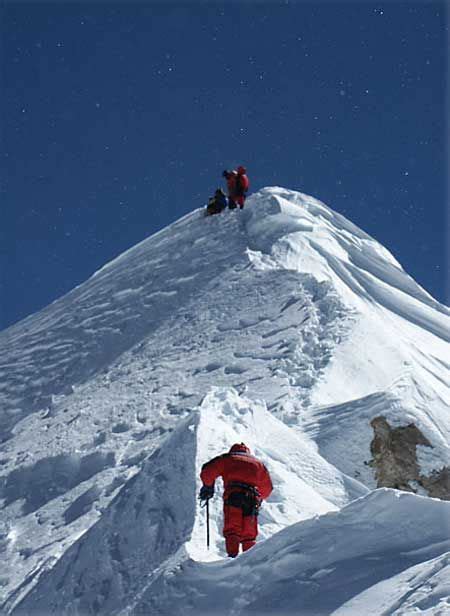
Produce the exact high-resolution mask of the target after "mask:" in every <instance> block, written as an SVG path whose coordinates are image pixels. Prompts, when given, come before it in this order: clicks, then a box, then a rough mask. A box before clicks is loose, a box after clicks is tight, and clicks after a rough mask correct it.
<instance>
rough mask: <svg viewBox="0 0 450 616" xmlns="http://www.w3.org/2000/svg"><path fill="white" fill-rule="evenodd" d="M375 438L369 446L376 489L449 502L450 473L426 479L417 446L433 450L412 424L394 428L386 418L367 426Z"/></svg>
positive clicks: (443, 469) (440, 471)
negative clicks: (408, 493)
mask: <svg viewBox="0 0 450 616" xmlns="http://www.w3.org/2000/svg"><path fill="white" fill-rule="evenodd" d="M370 425H371V426H372V428H373V430H374V433H375V434H374V438H373V441H372V443H371V445H370V451H371V453H372V456H373V458H372V460H371V461H370V462H369V464H370V466H372V467H373V468H374V469H375V478H376V480H377V487H378V488H396V489H397V490H405V491H407V492H417V493H423V494H425V493H426V495H428V496H431V497H433V498H440V499H442V500H450V469H449V468H448V467H444V468H442V469H441V470H439V471H434V472H432V473H431V475H429V476H426V475H423V474H422V473H421V469H420V466H419V463H418V461H417V452H416V448H417V445H423V446H425V447H432V445H431V443H430V442H429V440H428V439H427V438H426V437H425V436H424V435H423V434H422V432H421V431H420V430H419V428H417V426H416V425H415V424H413V423H411V424H409V425H407V426H400V427H397V428H393V427H391V426H390V425H389V423H388V421H387V420H386V418H385V417H382V416H379V417H375V418H374V419H372V421H371V422H370Z"/></svg>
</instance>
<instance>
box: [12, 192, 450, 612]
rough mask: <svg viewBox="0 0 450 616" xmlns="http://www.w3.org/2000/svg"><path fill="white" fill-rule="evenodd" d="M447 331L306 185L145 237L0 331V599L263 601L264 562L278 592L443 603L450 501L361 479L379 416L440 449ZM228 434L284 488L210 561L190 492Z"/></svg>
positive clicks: (434, 309)
mask: <svg viewBox="0 0 450 616" xmlns="http://www.w3.org/2000/svg"><path fill="white" fill-rule="evenodd" d="M449 331H450V318H449V310H448V308H446V307H445V306H442V305H440V304H438V303H437V302H436V301H435V300H434V299H433V298H431V297H430V296H429V295H428V294H427V293H426V292H425V291H424V290H423V289H421V288H420V287H419V286H418V285H417V284H416V283H415V282H414V281H413V280H412V279H411V278H410V277H409V276H408V275H407V274H406V273H405V272H404V271H403V270H402V269H401V266H400V265H399V264H398V262H397V261H396V260H395V258H394V257H393V256H392V255H391V254H390V253H389V252H388V251H387V250H386V249H385V248H383V247H382V246H380V244H378V243H377V242H376V241H375V240H374V239H373V238H371V237H370V236H368V235H367V234H365V233H364V232H363V231H361V230H360V229H358V228H357V227H355V225H353V224H352V223H351V222H349V221H347V220H346V219H345V218H344V217H343V216H340V215H339V214H337V213H335V212H333V210H331V209H330V208H328V207H327V206H325V205H324V204H322V203H321V202H319V201H317V200H316V199H313V198H312V197H309V196H307V195H303V194H301V193H297V192H294V191H289V190H286V189H283V188H266V189H263V190H262V191H259V192H258V193H256V194H255V195H252V196H251V197H250V198H249V199H248V201H247V205H246V208H245V209H244V210H243V211H226V212H223V213H222V214H221V215H220V216H212V217H208V218H205V217H204V216H203V212H202V211H201V210H195V211H193V212H192V213H191V214H188V215H187V216H185V217H184V218H183V219H181V220H180V221H178V222H176V223H175V224H173V225H171V226H169V227H167V228H166V229H164V230H162V231H160V232H159V233H157V234H156V235H154V236H152V237H150V238H148V239H147V240H144V242H142V243H141V244H139V245H137V246H135V247H134V248H132V249H131V250H129V251H127V252H126V253H124V254H123V255H121V256H119V257H118V258H117V259H115V260H114V261H112V262H111V263H109V264H107V265H106V266H105V267H104V268H102V269H101V270H99V271H98V272H96V273H95V274H94V275H93V276H92V277H91V278H90V279H89V280H88V281H87V282H86V283H84V284H83V285H81V286H80V287H78V288H76V289H74V290H73V291H72V292H71V293H69V294H68V295H66V296H64V297H63V298H61V299H60V300H58V301H56V302H54V303H53V304H52V305H50V306H49V307H47V308H46V309H45V310H43V311H41V312H40V313H38V314H36V315H33V316H31V317H29V318H27V319H25V320H24V321H23V322H21V323H18V324H16V325H15V326H13V327H11V328H9V329H8V330H6V331H5V332H2V333H1V334H0V343H1V344H2V350H3V353H2V363H1V365H0V404H1V408H2V413H1V415H0V499H1V500H0V570H1V571H2V573H1V574H0V606H1V607H0V609H3V610H4V611H5V613H14V614H16V613H17V614H19V613H23V614H25V613H29V611H30V610H32V609H34V610H40V611H42V612H44V613H46V614H47V613H49V614H51V613H54V614H58V615H59V614H66V613H67V614H69V613H70V614H72V613H83V614H84V613H104V614H119V613H120V614H125V613H126V614H132V613H133V614H134V613H136V614H137V613H142V610H143V611H144V613H145V610H147V611H148V610H150V613H152V614H164V615H165V614H168V613H171V614H172V613H173V614H177V613H180V614H181V613H183V614H185V613H186V614H188V613H191V612H192V613H194V612H195V613H196V614H199V613H201V611H202V610H203V611H204V612H205V613H208V614H211V613H219V612H220V610H221V611H222V612H223V613H226V614H231V613H233V614H235V615H238V614H245V613H247V612H252V611H253V612H255V611H256V612H258V613H265V612H264V610H263V607H264V606H263V603H254V604H253V603H251V602H250V603H249V600H248V597H249V596H252V593H253V591H254V588H256V587H258V586H259V585H260V584H261V581H262V580H264V581H265V582H266V584H265V586H266V589H267V590H266V591H265V594H264V595H263V596H264V601H265V604H264V605H267V609H269V608H270V609H272V610H273V609H275V607H276V606H278V607H279V609H283V610H285V611H287V612H289V610H292V609H300V608H301V609H303V610H306V611H308V610H313V609H315V610H316V613H320V610H322V611H323V613H332V612H333V610H337V612H336V613H339V614H341V613H342V614H345V613H348V614H350V613H352V611H351V610H352V609H353V608H355V609H357V610H362V612H361V611H360V612H359V613H366V610H367V609H369V605H372V602H373V601H374V600H376V601H378V603H379V605H383V606H384V605H386V606H387V607H386V608H384V607H383V609H385V610H389V609H391V610H394V611H392V612H390V613H398V614H401V613H406V612H405V611H402V610H405V609H411V610H412V609H415V607H414V606H421V605H425V606H431V607H430V610H435V612H433V611H431V612H430V613H436V614H438V613H439V611H438V610H440V609H441V608H442V609H445V601H446V599H445V593H444V590H445V584H444V581H443V580H444V574H445V572H446V571H447V568H448V560H447V556H446V552H447V551H448V549H449V546H448V545H447V543H446V538H445V536H444V535H445V532H444V527H445V524H446V522H445V523H444V520H446V518H445V516H446V515H448V507H447V504H446V503H441V502H437V501H434V500H432V499H429V498H420V497H418V496H415V495H413V494H399V493H397V492H395V491H393V490H376V491H374V492H373V493H368V492H369V490H373V489H374V488H375V487H376V483H375V477H374V471H373V468H372V467H371V466H370V458H371V451H370V445H371V441H372V438H373V431H372V429H371V427H370V421H371V420H372V419H373V418H374V417H376V416H380V415H382V416H384V417H386V419H387V420H389V422H390V425H394V426H403V425H406V424H408V423H414V424H415V425H416V426H417V427H418V428H419V429H420V430H421V431H422V433H423V434H424V436H425V437H426V439H427V440H428V441H429V442H430V443H431V447H430V448H428V447H427V448H426V449H427V451H426V452H425V451H422V449H420V450H419V451H418V452H417V453H418V460H419V462H420V464H421V465H422V467H423V469H422V470H423V471H427V472H433V471H434V470H436V469H442V467H443V466H446V465H448V464H449V463H450V448H449V442H450V424H449V421H448V408H449V406H450V395H449V388H448V382H449V378H448V376H449V374H448V373H449V367H450V364H449V361H448V356H449V355H448V349H449V346H448V338H449V333H448V332H449ZM236 440H238V441H240V440H245V441H246V442H247V441H248V443H249V444H250V445H251V447H252V448H253V449H254V451H255V452H256V454H257V455H258V456H260V457H261V458H262V459H263V460H264V461H265V463H266V464H267V466H268V468H269V470H270V471H271V473H272V475H273V477H274V479H275V491H274V495H273V497H272V498H271V499H269V501H268V502H267V503H266V504H265V507H264V509H263V511H262V513H261V519H260V522H261V539H262V541H261V545H260V546H258V547H257V548H255V549H254V550H252V551H251V553H249V554H246V555H243V556H242V557H240V558H239V559H238V560H237V561H236V562H234V563H224V562H222V559H223V556H224V550H223V542H222V539H221V533H220V523H221V522H220V520H221V511H220V505H219V502H218V500H217V501H216V502H215V504H214V507H213V508H212V524H213V536H214V541H213V545H212V547H211V550H210V552H209V554H208V553H206V552H205V549H204V532H205V528H204V515H203V513H204V512H203V511H201V510H200V509H199V506H198V503H196V500H195V494H196V490H197V489H198V487H199V486H198V472H199V468H200V465H201V464H202V463H203V462H204V461H205V460H206V459H207V458H209V457H211V456H212V455H217V454H218V453H221V452H222V451H223V450H226V449H227V448H228V447H229V446H230V445H231V444H232V442H234V441H236ZM424 449H425V448H424ZM175 469H177V473H174V470H175ZM411 489H413V486H411ZM355 499H358V500H356V501H355ZM419 519H420V520H422V522H421V523H420V527H419V523H418V522H417V520H419ZM401 520H402V522H401ZM402 524H404V526H405V528H403V526H402ZM423 524H425V526H426V532H425V533H423V534H422V535H420V533H421V531H423ZM428 527H429V528H428ZM445 530H446V531H448V530H449V529H448V525H447V526H446V527H445ZM386 537H390V543H389V541H387V540H385V539H386ZM349 546H350V547H349ZM412 547H414V550H415V551H414V554H412V552H411V549H412ZM358 550H359V551H358ZM399 551H405V552H407V556H405V557H404V555H398V552H399ZM395 552H397V556H398V557H397V556H396V554H395ZM356 571H358V572H361V575H358V576H357V580H359V581H356V582H355V583H350V582H348V579H353V578H352V575H353V573H354V572H356ZM4 572H6V573H4ZM346 572H347V573H348V574H349V575H347V576H346V575H345V573H346ZM352 572H353V573H352ZM242 576H244V577H245V576H247V579H248V580H249V581H248V583H246V584H244V583H243V582H242V579H243V578H242V579H241V577H242ZM408 576H410V577H408ZM353 577H354V576H353ZM407 579H414V580H415V582H414V589H413V592H409V591H407V592H406V591H405V592H403V591H402V588H404V585H405V583H406V582H405V580H407ZM431 579H433V580H434V581H433V583H435V584H436V588H438V589H440V591H439V592H437V591H436V592H435V593H432V592H429V593H428V594H427V593H426V592H425V590H424V589H425V588H426V587H427V584H429V583H431V582H430V580H431ZM217 584H219V585H220V588H221V589H223V591H224V599H223V602H222V603H221V604H218V603H217V593H216V588H217ZM327 585H329V587H332V588H334V589H335V592H334V593H331V594H332V595H333V596H334V599H333V600H331V599H330V598H328V599H327V596H328V595H330V593H325V592H324V588H325V587H328V586H327ZM330 585H331V586H330ZM233 589H234V590H233ZM280 589H281V590H280ZM283 589H285V590H283ZM379 589H381V591H380V592H379ZM383 589H388V592H389V597H391V596H392V602H391V603H389V600H386V601H385V599H384V597H382V594H380V593H382V591H383ZM441 591H442V592H441ZM424 593H425V595H426V596H425V595H424ZM439 593H440V594H439ZM448 594H449V593H447V596H448ZM186 596H187V599H186ZM283 597H285V599H282V598H283ZM299 597H300V599H299ZM374 597H375V599H374ZM262 600H263V599H261V601H262ZM283 601H285V602H284V603H283ZM296 601H297V603H296ZM298 601H303V603H298ZM327 601H328V603H327ZM383 601H384V603H383ZM447 603H448V605H450V601H447ZM169 606H170V611H167V610H168V609H169ZM361 606H363V607H361ZM405 606H406V607H405ZM443 606H444V607H443ZM213 608H214V609H215V610H216V611H215V612H214V611H211V610H212V609H213ZM183 609H184V610H186V611H184V612H183V611H182V610H183ZM376 609H378V608H376ZM427 609H428V608H427ZM27 610H28V611H27ZM140 610H141V611H140ZM341 610H344V611H341ZM346 610H347V611H346ZM278 613H280V612H278ZM367 613H370V612H368V611H367ZM372 613H374V614H377V613H380V614H381V613H383V612H382V610H381V607H380V611H378V612H376V611H375V612H372Z"/></svg>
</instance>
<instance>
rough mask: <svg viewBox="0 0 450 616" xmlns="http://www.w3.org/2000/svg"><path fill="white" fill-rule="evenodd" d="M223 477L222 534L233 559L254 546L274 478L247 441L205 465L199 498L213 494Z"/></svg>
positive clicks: (209, 496)
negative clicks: (240, 546)
mask: <svg viewBox="0 0 450 616" xmlns="http://www.w3.org/2000/svg"><path fill="white" fill-rule="evenodd" d="M219 476H221V477H222V478H223V483H224V493H223V502H224V507H223V511H224V525H223V534H224V537H225V547H226V550H227V554H228V556H231V557H232V558H234V557H235V556H237V555H238V553H239V545H240V544H242V551H243V552H245V551H246V550H248V549H250V548H251V547H253V546H254V545H255V543H256V536H257V535H258V517H257V516H258V510H259V508H260V506H261V502H262V501H263V500H264V499H266V498H268V497H269V495H270V493H271V492H272V489H273V487H272V481H271V479H270V475H269V471H268V470H267V468H266V467H265V466H264V464H263V463H262V462H261V461H260V460H258V459H257V458H255V456H253V455H252V454H251V453H250V450H249V448H248V447H247V446H246V445H244V443H240V444H236V445H233V446H232V447H231V449H230V451H229V452H228V453H224V454H222V455H221V456H217V457H216V458H213V459H212V460H210V461H209V462H207V463H206V464H204V465H203V467H202V471H201V473H200V478H201V480H202V482H203V486H202V489H201V490H200V499H201V500H208V499H210V498H212V497H213V496H214V482H215V480H216V479H217V477H219Z"/></svg>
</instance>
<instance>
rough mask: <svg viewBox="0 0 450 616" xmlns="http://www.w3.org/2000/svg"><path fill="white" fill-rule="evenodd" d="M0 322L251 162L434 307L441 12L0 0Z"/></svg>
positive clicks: (432, 5) (442, 202)
mask: <svg viewBox="0 0 450 616" xmlns="http://www.w3.org/2000/svg"><path fill="white" fill-rule="evenodd" d="M0 10H1V30H2V31H1V68H2V73H1V92H2V96H1V103H0V104H1V109H0V111H1V129H2V131H1V139H2V148H1V150H2V153H1V156H2V158H1V178H2V186H1V191H2V192H1V202H2V214H1V238H0V239H1V252H0V259H1V261H0V268H1V269H0V273H1V276H0V285H1V286H0V329H3V328H4V327H6V326H8V325H10V324H12V323H13V322H15V321H17V320H19V319H21V318H23V317H24V316H26V315H28V314H30V313H33V312H35V311H36V310H38V309H40V308H42V307H44V306H45V305H47V304H48V303H49V302H51V301H52V300H54V299H56V298H57V297H59V296H61V295H62V294H64V293H65V292H67V291H69V290H70V289H72V288H73V287H74V286H75V285H77V284H79V283H81V282H83V281H84V280H85V279H86V278H87V277H88V276H89V275H90V274H92V273H93V272H94V271H95V270H96V269H98V268H99V267H100V266H102V265H103V264H104V263H105V262H107V261H108V260H110V259H111V258H113V257H115V256H116V255H117V254H119V253H121V252H122V251H123V250H125V249H126V248H128V247H130V246H132V245H133V244H135V243H136V242H138V241H140V240H142V239H143V238H144V237H147V236H148V235H150V234H151V233H153V232H155V231H157V230H158V229H160V228H161V227H163V226H165V225H167V224H168V223H170V222H172V221H174V220H176V219H177V218H178V217H180V216H181V215H183V214H185V213H186V212H188V211H190V210H191V209H193V208H194V207H197V206H200V205H202V204H203V203H205V202H206V200H207V197H208V196H209V195H210V194H211V192H212V191H213V190H214V189H215V188H216V186H217V185H219V184H220V182H221V172H222V170H223V169H224V168H226V167H230V166H232V165H236V164H239V163H242V164H245V165H246V166H247V168H248V170H249V175H250V179H251V183H252V189H253V190H256V189H258V188H260V187H262V186H268V185H280V186H285V187H287V188H293V189H298V190H301V191H303V192H306V193H308V194H312V195H314V196H316V197H318V198H319V199H321V200H323V201H325V202H326V203H327V204H328V205H330V206H331V207H333V208H334V209H336V210H338V211H339V212H341V213H343V214H345V215H346V216H348V217H349V218H350V219H351V220H352V221H353V222H355V223H356V224H358V225H359V226H361V227H362V228H363V229H364V230H365V231H367V232H368V233H370V234H371V235H373V236H374V237H375V238H376V239H378V240H379V241H380V242H382V243H383V244H384V245H385V246H386V247H387V248H389V249H390V250H391V251H392V252H393V253H394V255H395V256H396V257H397V259H399V261H400V262H401V263H402V265H403V266H404V268H405V269H406V270H407V271H408V273H410V274H411V275H412V276H413V277H414V278H416V280H417V281H418V282H419V283H420V284H421V285H422V286H424V287H425V288H426V289H427V290H428V291H429V292H431V293H432V295H434V296H435V297H436V298H437V299H439V300H440V301H445V266H446V254H445V252H446V241H447V238H446V229H445V227H446V224H447V219H446V199H447V194H446V193H447V186H446V183H447V153H446V148H447V126H446V122H447V120H446V115H447V112H448V109H447V103H448V101H447V100H446V86H447V81H448V73H447V70H448V67H447V63H446V58H447V54H448V42H447V35H448V26H447V15H446V7H445V3H444V2H411V1H410V2H406V3H402V2H388V3H372V2H364V1H360V2H351V3H344V2H343V3H341V2H333V3H327V4H325V3H318V2H314V3H305V2H297V3H296V2H281V3H280V2H261V3H255V2H242V3H238V2H233V3H230V2H227V3H224V4H222V3H217V2H181V3H173V2H164V3H154V2H147V3H144V2H136V3H124V4H120V3H114V2H112V3H106V2H90V3H89V2H87V3H80V2H76V3H73V4H71V3H67V2H61V3H48V4H47V3H40V2H39V3H24V2H19V3H6V4H2V7H1V9H0Z"/></svg>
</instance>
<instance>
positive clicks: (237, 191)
mask: <svg viewBox="0 0 450 616" xmlns="http://www.w3.org/2000/svg"><path fill="white" fill-rule="evenodd" d="M222 175H223V177H224V178H225V179H226V181H227V187H228V199H229V200H230V206H229V207H230V210H234V209H236V207H237V206H238V205H239V207H240V208H241V210H242V208H243V207H244V203H245V199H246V197H247V191H248V187H249V185H250V183H249V180H248V177H247V170H246V168H245V167H242V165H241V166H240V167H238V168H237V170H236V171H234V170H233V171H226V170H225V171H224V172H223V173H222Z"/></svg>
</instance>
